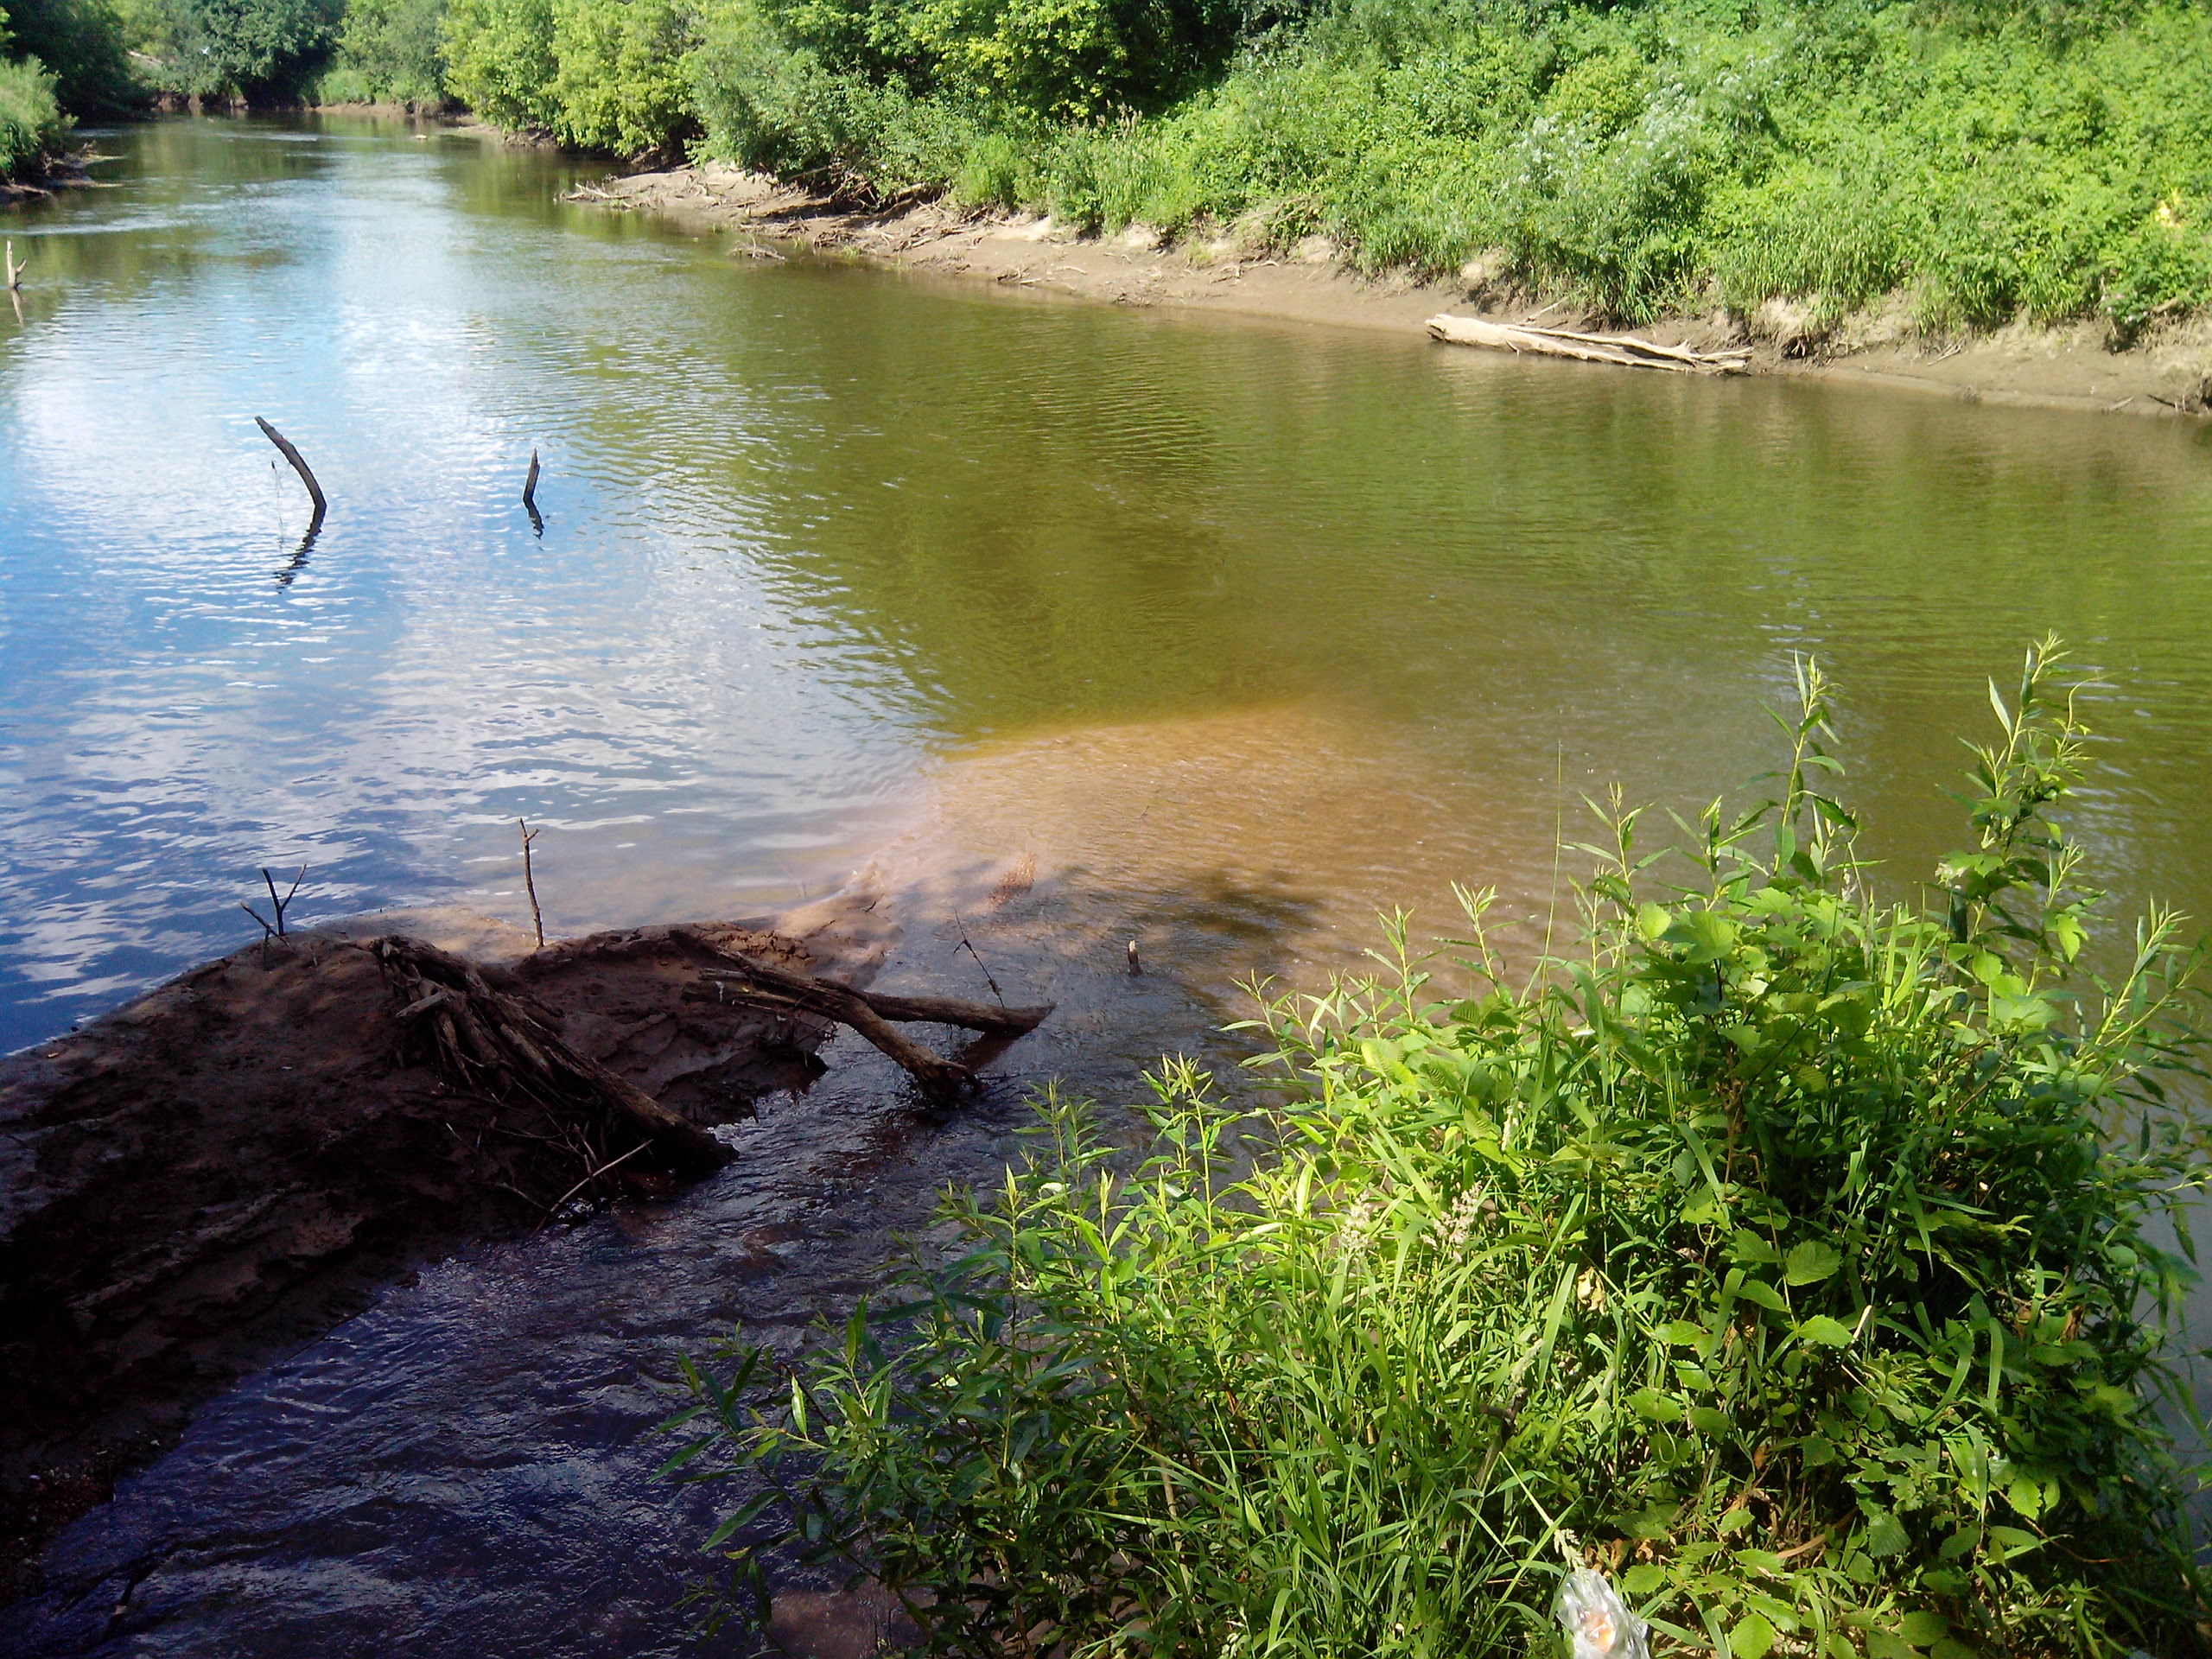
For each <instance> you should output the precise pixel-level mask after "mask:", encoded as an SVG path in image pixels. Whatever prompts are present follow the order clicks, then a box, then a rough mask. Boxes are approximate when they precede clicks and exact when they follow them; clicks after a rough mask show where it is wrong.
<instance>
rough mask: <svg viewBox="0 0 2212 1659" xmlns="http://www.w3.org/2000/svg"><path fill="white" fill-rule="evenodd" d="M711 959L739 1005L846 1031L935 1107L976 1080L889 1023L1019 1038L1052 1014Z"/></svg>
mask: <svg viewBox="0 0 2212 1659" xmlns="http://www.w3.org/2000/svg"><path fill="white" fill-rule="evenodd" d="M716 954H717V955H720V956H722V957H725V959H727V960H728V962H729V963H731V964H732V965H731V966H730V967H729V968H727V969H715V968H709V969H706V970H705V972H706V977H707V978H709V979H711V980H716V981H720V982H722V983H724V984H726V985H735V986H741V987H742V990H741V991H739V992H738V993H737V995H739V997H740V999H741V1001H747V1002H752V1003H754V1004H757V1005H758V1006H760V1007H768V1008H788V1009H797V1010H798V1011H800V1012H802V1013H805V1014H816V1015H818V1016H819V1017H821V1018H823V1019H825V1020H836V1022H837V1023H838V1024H839V1025H842V1026H849V1027H851V1028H852V1029H853V1030H855V1031H856V1032H858V1033H860V1034H861V1036H862V1037H865V1038H866V1039H868V1041H869V1042H871V1043H873V1044H874V1045H875V1046H876V1047H878V1048H880V1049H881V1050H882V1051H883V1052H885V1053H886V1054H888V1055H889V1056H890V1057H891V1058H893V1059H894V1060H896V1061H897V1062H898V1063H899V1065H901V1066H903V1067H904V1068H905V1069H906V1072H907V1074H908V1075H909V1076H910V1077H912V1078H913V1079H914V1081H915V1082H916V1083H918V1084H920V1085H921V1086H922V1091H923V1093H925V1094H926V1095H928V1096H930V1098H931V1099H932V1100H937V1101H951V1100H954V1099H956V1098H957V1097H958V1096H959V1094H960V1091H961V1090H963V1089H966V1088H969V1087H972V1086H973V1085H974V1084H975V1081H976V1074H975V1073H974V1072H972V1071H969V1069H968V1068H967V1067H966V1066H964V1065H961V1064H960V1063H959V1062H958V1061H957V1060H948V1059H945V1058H943V1057H942V1056H941V1055H937V1054H932V1053H931V1052H930V1051H929V1050H927V1049H926V1048H924V1047H923V1046H921V1045H920V1044H919V1043H917V1042H915V1041H914V1040H913V1039H911V1038H909V1037H908V1036H906V1034H905V1033H903V1032H901V1031H899V1030H898V1029H897V1027H895V1026H893V1024H892V1023H891V1022H892V1021H893V1020H898V1021H901V1022H904V1023H907V1024H921V1025H940V1026H958V1027H961V1028H962V1029H963V1030H966V1031H980V1032H986V1033H993V1034H995V1035H1000V1036H1008V1037H1019V1036H1021V1035H1024V1034H1025V1033H1028V1032H1032V1031H1034V1030H1035V1029H1036V1028H1037V1027H1039V1025H1040V1024H1042V1023H1043V1022H1044V1020H1045V1017H1046V1015H1047V1014H1051V1013H1052V1004H1051V1003H1049V1002H1048V1003H1046V1004H1044V1005H1043V1006H1042V1007H1026V1008H1008V1007H991V1006H990V1005H989V1004H988V1003H985V1002H963V1001H959V1000H957V999H956V998H953V997H947V996H894V995H891V994H890V993H888V992H886V991H861V990H855V988H853V987H851V986H849V985H841V984H839V983H838V982H836V981H835V980H832V979H814V978H810V977H809V976H807V975H804V974H794V973H791V972H790V971H788V970H786V969H782V968H772V967H770V966H768V965H767V964H766V963H759V962H754V961H753V960H751V959H750V958H748V957H735V956H731V955H729V953H728V952H727V951H717V952H716Z"/></svg>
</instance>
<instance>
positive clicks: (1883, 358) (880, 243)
mask: <svg viewBox="0 0 2212 1659" xmlns="http://www.w3.org/2000/svg"><path fill="white" fill-rule="evenodd" d="M574 200H580V201H586V202H591V203H594V204H597V205H600V206H602V207H607V208H610V209H614V210H618V211H631V212H645V213H657V214H660V215H662V216H664V217H666V218H668V219H671V220H672V221H674V222H676V223H677V224H679V225H682V226H687V227H689V228H692V229H695V230H698V231H702V232H715V233H728V234H731V235H733V236H735V237H738V238H741V240H740V241H739V242H738V245H736V246H734V247H733V248H732V250H731V251H732V253H733V254H734V255H735V256H737V257H757V258H781V257H791V256H792V254H793V252H794V251H798V250H811V251H814V252H817V253H820V254H827V255H842V256H846V257H859V258H863V259H867V260H869V261H872V262H874V263H878V264H884V265H887V266H891V267H894V268H897V269H900V270H913V271H918V272H925V273H930V274H932V275H937V276H944V277H965V278H969V279H972V280H976V281H982V282H989V283H999V284H1002V285H1005V286H1008V287H1017V288H1021V289H1032V290H1035V291H1038V292H1040V293H1053V294H1061V295H1066V296H1071V297H1074V298H1079V299H1086V300H1094V301H1103V302H1109V303H1112V304H1117V305H1140V306H1170V307H1179V308H1186V309H1192V310H1205V311H1218V312H1223V313H1225V314H1230V315H1246V316H1262V317H1273V318H1278V319H1282V320H1285V321H1298V322H1312V323H1320V324H1326V325H1330V326H1332V327H1355V328H1375V329H1383V330H1387V331H1390V332H1394V333H1407V332H1418V331H1420V330H1421V328H1422V327H1423V325H1424V323H1425V322H1426V321H1427V319H1428V318H1429V317H1431V316H1433V315H1436V314H1437V313H1438V312H1440V311H1446V310H1450V311H1456V312H1459V313H1462V314H1464V315H1481V316H1485V317H1490V318H1493V319H1497V320H1502V321H1537V322H1541V323H1543V324H1547V325H1549V326H1552V327H1583V326H1586V325H1588V324H1589V323H1591V322H1592V321H1595V320H1594V319H1590V318H1586V317H1581V316H1578V315H1575V314H1574V313H1573V312H1572V311H1571V310H1568V309H1566V308H1562V307H1560V306H1558V305H1544V304H1539V303H1537V302H1534V301H1529V300H1526V299H1523V298H1521V297H1520V296H1514V295H1511V294H1509V293H1503V292H1498V293H1493V292H1491V291H1490V290H1489V289H1487V288H1486V287H1484V286H1482V285H1480V284H1479V283H1474V284H1470V283H1416V282H1414V281H1412V280H1410V279H1406V278H1384V279H1379V280H1378V279H1376V278H1371V277H1363V276H1361V275H1360V274H1358V273H1357V272H1355V271H1353V270H1350V269H1349V268H1347V267H1346V266H1345V265H1344V264H1343V262H1342V261H1341V260H1340V259H1339V258H1338V251H1337V249H1336V248H1335V247H1334V246H1333V245H1331V244H1330V243H1329V242H1328V241H1327V240H1326V239H1325V238H1319V237H1314V238H1308V239H1307V240H1306V241H1305V242H1303V243H1300V245H1298V246H1297V247H1296V248H1294V249H1292V250H1289V251H1254V250H1251V249H1249V248H1243V247H1240V246H1239V245H1237V243H1236V239H1235V238H1233V237H1219V238H1211V239H1205V238H1192V239H1185V240H1184V241H1181V242H1177V243H1172V244H1171V243H1169V242H1167V241H1166V239H1164V238H1161V237H1160V235H1158V234H1157V233H1156V232H1152V231H1150V230H1148V229H1146V228H1145V227H1143V226H1132V227H1131V228H1130V229H1129V230H1128V231H1127V232H1122V234H1120V235H1116V236H1108V237H1093V236H1084V235H1081V234H1079V233H1077V232H1074V231H1072V230H1071V229H1070V228H1068V227H1066V226H1060V225H1057V224H1055V223H1054V222H1053V221H1052V219H1038V218H1034V217H1030V216H1024V215H1007V214H998V213H985V214H976V213H969V212H967V211H965V210H963V209H960V208H957V207H949V206H947V205H945V204H944V203H940V202H925V203H922V204H919V205H916V206H912V207H900V208H894V209H891V210H888V211H883V212H865V213H863V212H855V211H854V210H852V209H850V208H849V207H840V206H838V205H837V204H836V203H834V202H831V201H829V200H825V199H823V198H822V197H820V196H817V195H814V194H810V193H809V192H807V191H805V190H803V189H796V188H791V187H790V186H786V185H783V184H779V183H778V182H777V181H774V180H772V179H770V178H767V177H766V176H764V175H760V174H757V173H750V172H747V171H744V170H742V169H741V168H731V167H726V166H722V165H721V164H719V163H711V162H710V163H707V164H704V165H702V166H698V167H687V168H677V169H674V170H672V171H668V172H658V173H639V174H634V175H630V176H628V177H624V178H612V179H608V180H607V181H604V182H603V183H601V184H599V185H595V186H589V187H586V188H584V189H582V190H580V191H578V192H577V193H576V194H575V197H574ZM1471 274H1472V275H1473V276H1474V277H1479V275H1480V273H1479V271H1474V272H1471ZM1802 326H1803V325H1802V320H1801V319H1799V318H1797V317H1796V316H1794V315H1791V314H1790V313H1789V310H1788V309H1787V308H1783V307H1778V306H1777V307H1770V308H1768V309H1767V310H1766V312H1765V313H1764V314H1763V315H1762V316H1761V317H1759V318H1758V319H1756V320H1755V321H1754V322H1753V324H1752V325H1751V327H1748V328H1747V327H1745V326H1744V325H1742V324H1740V323H1738V322H1737V321H1734V320H1732V319H1728V318H1725V317H1713V318H1680V319H1673V320H1669V321H1662V322H1660V323H1656V324H1654V325H1652V326H1651V327H1648V328H1643V329H1639V330H1637V331H1635V332H1637V333H1638V334H1642V335H1643V336H1645V337H1646V338H1649V339H1651V340H1660V341H1664V342H1666V343H1668V344H1684V345H1688V346H1693V347H1696V348H1700V349H1709V348H1711V347H1713V346H1720V345H1731V344H1742V343H1746V342H1748V343H1749V344H1751V346H1752V347H1753V352H1752V357H1751V371H1752V372H1757V373H1767V374H1779V375H1789V376H1796V377H1801V378H1814V379H1821V380H1834V381H1851V382H1859V383H1861V384H1866V385H1880V386H1887V387H1892V388H1896V389H1900V390H1910V391H1923V392H1933V393H1936V394H1939V395H1942V396H1945V397H1958V398H1962V399H1966V400H1967V401H1973V402H1982V403H1992V404H2023V405H2029V406H2036V407H2044V408H2058V409H2073V410H2083V411H2087V412H2097V413H2120V414H2145V415H2158V416H2177V415H2178V416H2190V417H2195V416H2202V414H2204V413H2205V412H2206V410H2207V408H2208V404H2212V326H2209V325H2207V324H2206V323H2204V322H2202V321H2195V322H2187V323H2181V324H2174V325H2170V326H2167V327H2164V328H2161V329H2157V330H2154V331H2152V334H2150V335H2148V336H2147V337H2146V338H2145V340H2142V341H2141V342H2139V344H2137V345H2135V346H2133V347H2132V348H2131V349H2129V350H2127V351H2124V352H2113V351H2108V350H2107V349H2106V342H2105V338H2104V333H2103V330H2102V328H2101V326H2098V325H2094V324H2088V323H2083V324H2080V325H2076V326H2073V327H2064V328H2035V327H2026V326H2019V327H2010V328H2005V329H2003V330H1999V331H1998V332H1997V333H1994V334H1984V335H1977V336H1973V337H1970V338H1967V339H1963V340H1926V339H1923V338H1921V337H1919V336H1918V335H1916V334H1915V333H1914V332H1913V330H1912V329H1911V327H1910V321H1909V317H1908V316H1907V315H1906V312H1905V310H1904V307H1903V306H1901V305H1900V306H1898V307H1896V308H1892V309H1891V310H1890V311H1886V312H1882V313H1878V314H1874V315H1866V316H1861V317H1859V318H1854V319H1853V320H1851V321H1849V322H1848V323H1847V324H1846V325H1845V326H1844V327H1841V328H1840V329H1838V330H1837V331H1835V332H1834V334H1832V335H1830V336H1829V337H1828V338H1827V339H1825V340H1817V341H1815V340H1809V339H1807V338H1804V337H1803V335H1802V332H1801V330H1802ZM1438 349H1439V350H1465V349H1466V348H1465V347H1461V346H1439V347H1438ZM1590 372H1620V371H1618V370H1605V371H1597V370H1592V371H1590Z"/></svg>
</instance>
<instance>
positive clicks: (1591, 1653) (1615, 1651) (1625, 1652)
mask: <svg viewBox="0 0 2212 1659" xmlns="http://www.w3.org/2000/svg"><path fill="white" fill-rule="evenodd" d="M1552 1612H1553V1615H1554V1617H1555V1618H1558V1620H1559V1622H1560V1628H1561V1629H1563V1630H1566V1632H1567V1641H1568V1642H1569V1643H1571V1644H1572V1645H1573V1651H1574V1659H1650V1652H1649V1649H1647V1648H1646V1647H1645V1646H1644V1641H1643V1637H1644V1632H1645V1631H1646V1630H1649V1628H1650V1627H1649V1625H1647V1624H1645V1623H1644V1622H1643V1620H1642V1619H1640V1618H1637V1616H1636V1615H1635V1614H1634V1613H1631V1612H1630V1611H1629V1610H1628V1606H1627V1605H1626V1604H1625V1603H1624V1602H1623V1601H1622V1600H1621V1599H1620V1592H1618V1591H1617V1590H1615V1589H1614V1588H1613V1586H1611V1584H1610V1583H1608V1582H1607V1581H1606V1579H1605V1574H1604V1573H1593V1572H1592V1571H1591V1570H1590V1569H1589V1568H1588V1567H1576V1568H1575V1569H1574V1570H1573V1572H1571V1573H1568V1574H1567V1578H1566V1580H1565V1581H1564V1582H1563V1583H1561V1584H1560V1587H1559V1599H1558V1600H1557V1601H1556V1602H1554V1603H1553V1605H1552Z"/></svg>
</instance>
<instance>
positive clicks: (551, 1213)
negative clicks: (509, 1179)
mask: <svg viewBox="0 0 2212 1659" xmlns="http://www.w3.org/2000/svg"><path fill="white" fill-rule="evenodd" d="M651 1145H652V1141H639V1142H638V1144H637V1145H636V1146H634V1147H631V1148H630V1150H629V1151H627V1152H626V1153H624V1154H622V1155H621V1156H620V1158H610V1159H608V1160H607V1161H606V1162H605V1163H603V1164H601V1166H599V1167H598V1168H597V1169H594V1171H592V1173H590V1174H588V1175H587V1176H585V1177H584V1178H583V1179H582V1180H581V1181H578V1182H577V1183H576V1184H575V1185H574V1186H572V1187H570V1188H569V1190H568V1191H567V1192H563V1194H562V1195H561V1196H560V1197H559V1198H556V1199H554V1200H553V1202H552V1203H551V1204H550V1205H546V1206H545V1221H550V1220H552V1219H553V1217H555V1216H556V1215H558V1214H559V1213H560V1212H561V1206H562V1205H564V1204H566V1203H567V1202H568V1201H569V1199H570V1198H575V1196H576V1194H577V1193H579V1192H582V1191H583V1190H584V1188H586V1187H588V1186H589V1185H591V1184H592V1183H593V1182H594V1181H595V1180H597V1179H599V1178H600V1177H601V1176H602V1175H604V1174H606V1173H607V1171H608V1170H610V1169H612V1168H613V1167H614V1166H615V1165H617V1164H626V1163H628V1162H629V1161H630V1160H632V1158H634V1157H636V1156H637V1155H638V1154H639V1153H641V1152H643V1151H644V1150H645V1148H646V1147H650V1146H651ZM545 1221H541V1222H539V1223H538V1225H539V1226H540V1227H543V1226H544V1224H545Z"/></svg>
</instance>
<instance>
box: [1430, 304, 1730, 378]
mask: <svg viewBox="0 0 2212 1659" xmlns="http://www.w3.org/2000/svg"><path fill="white" fill-rule="evenodd" d="M1428 332H1429V333H1430V334H1432V335H1433V336H1434V337H1435V338H1436V339H1438V340H1449V341H1450V342H1451V343H1452V344H1453V345H1455V346H1487V347H1489V348H1490V349H1491V350H1493V351H1500V352H1529V353H1535V355H1537V356H1540V357H1571V358H1575V359H1579V360H1580V361H1582V362H1585V363H1611V364H1614V365H1618V366H1619V367H1622V368H1628V369H1671V370H1673V371H1674V372H1675V373H1677V374H1740V373H1742V372H1743V371H1744V369H1745V366H1746V365H1749V364H1750V362H1751V348H1750V347H1749V346H1727V347H1726V348H1724V349H1722V350H1720V351H1717V352H1695V351H1692V350H1691V349H1690V348H1689V347H1688V346H1661V345H1658V344H1656V343H1655V342H1654V341H1651V340H1638V339H1637V338H1636V336H1635V335H1633V334H1578V333H1577V332H1575V331H1574V330H1573V329H1572V328H1535V327H1529V326H1528V325H1527V324H1524V323H1514V322H1488V321H1484V319H1482V318H1480V317H1454V316H1451V315H1441V316H1434V317H1431V318H1430V319H1429V320H1428Z"/></svg>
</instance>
